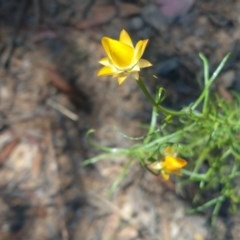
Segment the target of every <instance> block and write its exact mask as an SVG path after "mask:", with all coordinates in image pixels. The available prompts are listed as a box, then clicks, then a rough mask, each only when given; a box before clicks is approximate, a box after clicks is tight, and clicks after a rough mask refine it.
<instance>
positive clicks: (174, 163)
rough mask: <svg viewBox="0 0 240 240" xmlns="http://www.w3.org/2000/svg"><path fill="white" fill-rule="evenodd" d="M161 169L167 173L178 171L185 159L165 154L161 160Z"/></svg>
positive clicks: (185, 162)
mask: <svg viewBox="0 0 240 240" xmlns="http://www.w3.org/2000/svg"><path fill="white" fill-rule="evenodd" d="M162 164H163V169H164V170H165V171H167V172H169V173H171V172H173V173H174V172H176V171H179V170H180V169H181V168H183V167H184V166H185V165H187V161H185V160H184V159H182V158H177V157H173V156H166V157H165V158H164V161H163V163H162Z"/></svg>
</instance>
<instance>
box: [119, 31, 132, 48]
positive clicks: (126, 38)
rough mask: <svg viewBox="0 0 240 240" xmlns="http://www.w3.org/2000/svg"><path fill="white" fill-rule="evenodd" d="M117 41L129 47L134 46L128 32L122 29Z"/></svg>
mask: <svg viewBox="0 0 240 240" xmlns="http://www.w3.org/2000/svg"><path fill="white" fill-rule="evenodd" d="M119 41H120V42H122V43H125V44H127V45H129V46H130V47H132V48H134V46H133V43H132V39H131V38H130V36H129V34H128V33H127V32H126V31H125V30H124V29H123V30H122V31H121V33H120V38H119Z"/></svg>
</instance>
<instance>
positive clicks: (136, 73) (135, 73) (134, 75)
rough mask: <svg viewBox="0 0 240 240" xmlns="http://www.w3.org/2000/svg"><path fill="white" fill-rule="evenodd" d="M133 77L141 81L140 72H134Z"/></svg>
mask: <svg viewBox="0 0 240 240" xmlns="http://www.w3.org/2000/svg"><path fill="white" fill-rule="evenodd" d="M132 76H133V78H134V79H136V80H138V79H139V73H138V72H133V73H132Z"/></svg>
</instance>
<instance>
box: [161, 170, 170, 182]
mask: <svg viewBox="0 0 240 240" xmlns="http://www.w3.org/2000/svg"><path fill="white" fill-rule="evenodd" d="M161 174H162V176H163V178H164V180H166V181H167V180H168V179H169V174H168V173H166V172H164V171H162V172H161Z"/></svg>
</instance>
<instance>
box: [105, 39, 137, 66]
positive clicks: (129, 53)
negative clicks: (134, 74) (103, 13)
mask: <svg viewBox="0 0 240 240" xmlns="http://www.w3.org/2000/svg"><path fill="white" fill-rule="evenodd" d="M102 45H103V47H104V49H105V51H106V53H107V55H108V57H109V59H110V60H111V61H112V64H113V65H115V66H116V67H117V68H119V69H126V68H129V66H131V65H132V59H133V55H134V49H133V48H132V47H130V46H129V45H126V44H124V43H121V42H119V41H116V40H114V39H111V38H106V37H105V38H103V39H102Z"/></svg>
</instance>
